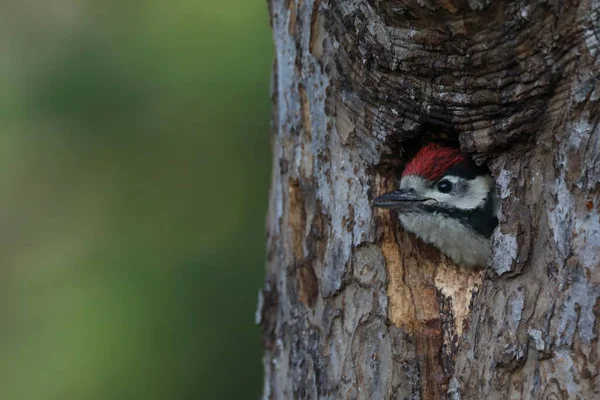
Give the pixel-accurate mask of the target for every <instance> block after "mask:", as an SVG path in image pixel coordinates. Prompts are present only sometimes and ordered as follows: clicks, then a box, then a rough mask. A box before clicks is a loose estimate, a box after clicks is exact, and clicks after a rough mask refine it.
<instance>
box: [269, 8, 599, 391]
mask: <svg viewBox="0 0 600 400" xmlns="http://www.w3.org/2000/svg"><path fill="white" fill-rule="evenodd" d="M269 8H270V15H271V23H272V27H273V37H274V41H275V48H276V61H275V66H274V73H273V93H272V96H273V109H274V115H273V150H274V160H273V176H272V188H271V195H270V206H269V210H270V211H269V215H268V221H267V226H268V228H267V229H268V266H267V274H266V282H265V287H264V289H263V290H262V291H261V295H260V304H259V310H258V312H257V316H258V319H259V321H260V323H261V325H262V327H263V343H264V347H265V356H264V367H265V382H264V397H265V398H267V399H292V398H297V399H316V398H331V399H338V398H344V399H346V398H348V399H440V398H452V399H461V398H462V399H481V398H484V396H485V398H488V399H500V398H514V399H519V398H523V399H529V398H532V399H547V398H550V399H553V398H556V399H562V398H564V399H571V398H572V399H575V398H579V399H592V398H600V393H599V392H600V382H599V379H600V378H599V376H598V373H599V370H600V361H599V357H600V347H599V342H598V334H599V329H600V318H599V316H598V313H600V302H598V299H599V297H600V199H599V190H600V184H599V182H598V181H599V179H600V127H599V125H598V118H599V115H600V102H599V101H598V100H599V99H600V83H599V81H600V45H599V41H600V1H598V0H587V1H585V0H582V1H579V2H577V1H566V2H560V1H555V0H549V1H541V0H521V1H512V2H502V1H489V0H469V1H467V0H404V1H400V0H387V1H385V0H329V1H326V0H271V2H270V4H269ZM431 136H436V137H438V138H440V137H444V138H446V139H447V140H456V141H459V142H460V144H461V147H462V149H463V150H464V151H466V152H469V153H471V154H472V155H473V156H474V158H475V159H476V160H477V161H478V162H485V163H487V164H488V166H489V167H490V169H491V171H492V173H493V175H494V177H495V178H496V180H497V187H498V192H499V195H500V197H501V199H502V210H501V215H500V226H499V228H498V229H497V230H496V233H495V234H494V238H493V254H492V257H491V260H490V265H489V267H488V268H487V269H486V270H484V271H482V272H474V271H465V270H464V269H460V268H458V267H456V266H454V265H452V264H451V262H449V260H448V259H446V258H445V257H443V256H441V255H440V254H439V252H438V251H437V250H435V249H434V248H432V247H431V246H429V245H426V244H424V243H422V242H420V241H419V240H417V239H416V238H415V237H413V236H412V235H409V234H407V233H405V232H404V231H403V230H402V228H401V227H400V226H399V224H398V223H397V221H396V218H395V217H394V215H393V214H392V213H390V212H388V211H379V210H374V209H373V208H372V207H371V206H370V204H369V203H370V200H372V199H373V198H374V197H375V196H376V195H378V194H381V193H383V192H385V191H389V190H391V189H393V188H394V187H395V186H396V185H397V177H398V172H399V171H400V170H401V168H402V166H403V164H404V163H405V162H406V160H407V159H408V158H409V157H410V155H411V154H412V153H414V152H415V151H416V150H417V148H418V146H419V145H420V143H422V142H423V141H424V140H428V139H429V138H430V137H431Z"/></svg>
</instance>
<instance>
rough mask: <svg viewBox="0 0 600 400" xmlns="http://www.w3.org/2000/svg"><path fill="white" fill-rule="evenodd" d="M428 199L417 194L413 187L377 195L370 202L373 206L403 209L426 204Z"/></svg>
mask: <svg viewBox="0 0 600 400" xmlns="http://www.w3.org/2000/svg"><path fill="white" fill-rule="evenodd" d="M430 200H431V199H427V198H425V197H422V196H421V195H419V194H418V193H417V192H416V191H415V190H414V189H400V190H396V191H394V192H391V193H386V194H384V195H381V196H379V197H377V198H376V199H374V200H373V202H372V204H373V206H374V207H379V208H387V209H393V210H400V211H403V210H408V209H413V208H416V207H418V206H420V205H421V204H427V203H428V202H429V201H430Z"/></svg>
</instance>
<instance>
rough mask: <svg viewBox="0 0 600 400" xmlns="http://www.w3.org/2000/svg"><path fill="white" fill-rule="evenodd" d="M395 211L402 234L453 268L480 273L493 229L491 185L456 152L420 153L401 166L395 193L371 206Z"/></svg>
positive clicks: (434, 147) (437, 148) (431, 149)
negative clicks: (439, 255)
mask: <svg viewBox="0 0 600 400" xmlns="http://www.w3.org/2000/svg"><path fill="white" fill-rule="evenodd" d="M373 205H374V206H375V207H381V208H388V209H394V210H397V211H398V213H399V217H400V222H401V223H402V225H403V226H404V228H405V229H406V230H408V231H410V232H413V233H414V234H416V235H417V236H419V237H420V238H421V239H422V240H424V241H426V242H429V243H432V244H433V245H434V246H436V247H437V248H438V249H439V250H441V251H442V253H444V254H446V255H447V256H449V257H450V258H451V259H452V260H453V261H454V262H455V263H457V264H461V265H464V266H467V267H484V266H485V264H486V262H487V258H488V256H489V253H490V243H489V242H490V240H489V239H490V237H491V235H492V232H493V231H494V228H495V227H496V226H497V225H498V219H497V218H496V214H497V201H496V196H495V187H494V181H493V179H492V177H491V176H490V174H489V173H488V172H487V170H486V169H484V168H482V167H479V166H477V165H476V164H475V163H474V162H473V160H471V158H470V157H468V156H467V155H465V154H464V153H462V152H461V151H460V150H458V149H454V148H451V147H445V146H442V145H439V144H433V143H432V144H429V145H427V146H425V147H423V148H422V149H421V150H420V151H419V152H418V153H417V154H416V155H415V157H414V158H413V159H412V160H411V161H410V162H409V163H408V164H407V165H406V168H405V169H404V172H403V173H402V179H401V180H400V189H399V190H396V191H394V192H391V193H387V194H384V195H383V196H379V197H377V198H376V199H375V200H373Z"/></svg>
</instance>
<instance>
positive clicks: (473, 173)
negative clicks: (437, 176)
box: [444, 157, 489, 180]
mask: <svg viewBox="0 0 600 400" xmlns="http://www.w3.org/2000/svg"><path fill="white" fill-rule="evenodd" d="M467 158H468V157H467ZM488 173H489V172H488V170H487V168H486V167H483V166H481V167H480V166H479V165H477V164H475V162H474V161H473V160H471V158H468V160H467V161H466V162H462V163H459V164H455V165H453V166H451V167H450V168H448V170H446V172H445V174H444V175H454V176H458V177H461V178H464V179H468V180H471V179H475V178H477V177H478V176H480V175H485V174H488Z"/></svg>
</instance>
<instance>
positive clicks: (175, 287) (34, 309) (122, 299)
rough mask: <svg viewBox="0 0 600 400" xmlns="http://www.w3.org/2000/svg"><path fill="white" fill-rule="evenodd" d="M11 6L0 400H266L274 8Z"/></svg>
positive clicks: (2, 41)
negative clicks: (264, 309) (264, 313)
mask: <svg viewBox="0 0 600 400" xmlns="http://www.w3.org/2000/svg"><path fill="white" fill-rule="evenodd" d="M0 4H1V6H0V89H1V90H0V124H1V125H0V126H1V129H2V134H1V135H0V191H1V193H0V227H1V229H2V232H1V233H0V274H1V277H0V285H1V287H0V296H1V297H0V317H1V319H0V324H1V326H0V399H2V400H30V399H31V400H37V399H43V400H47V399H61V400H63V399H65V400H71V399H73V400H79V399H92V400H95V399H103V400H106V399H109V400H110V399H256V398H258V397H259V395H260V392H261V387H262V366H261V362H260V356H261V348H260V338H259V329H258V327H257V326H255V325H254V311H255V308H256V302H257V293H258V289H259V287H261V286H262V280H263V274H264V258H265V254H264V248H265V244H264V233H263V232H264V225H265V224H264V219H265V214H266V207H267V192H268V184H269V176H270V172H269V171H270V160H271V158H270V147H269V116H270V99H269V75H270V66H271V63H272V57H273V56H272V53H273V50H272V40H271V33H270V28H269V21H268V10H267V5H266V2H265V1H264V0H260V1H248V0H230V1H227V2H222V1H221V2H211V1H207V0H172V1H159V0H129V1H116V0H55V1H52V2H40V1H33V0H19V1H17V0H12V1H5V0H3V1H0Z"/></svg>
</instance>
